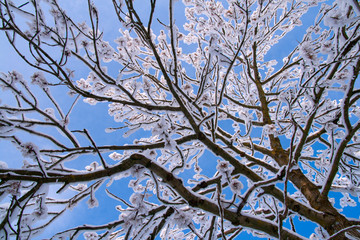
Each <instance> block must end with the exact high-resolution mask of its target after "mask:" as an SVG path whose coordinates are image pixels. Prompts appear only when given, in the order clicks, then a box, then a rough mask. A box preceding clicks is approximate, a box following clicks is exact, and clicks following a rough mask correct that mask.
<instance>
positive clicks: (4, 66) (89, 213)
mask: <svg viewBox="0 0 360 240" xmlns="http://www.w3.org/2000/svg"><path fill="white" fill-rule="evenodd" d="M142 1H144V2H146V3H147V2H148V1H146V0H142ZM94 2H95V5H96V6H98V8H99V11H100V25H101V26H102V27H101V30H102V31H104V39H106V40H107V41H109V42H111V41H112V40H113V39H115V38H116V37H118V36H119V35H120V33H119V32H118V28H119V26H120V25H119V24H118V23H117V22H116V21H114V18H115V14H114V12H113V9H112V4H111V2H110V1H101V0H97V1H94ZM135 2H136V3H138V2H139V1H135ZM84 3H85V1H67V0H66V1H63V2H61V4H63V6H64V8H65V9H68V10H67V13H68V15H70V16H74V17H75V18H76V19H84V20H85V19H86V17H87V15H86V13H87V12H85V14H84V15H83V14H81V13H82V12H83V11H84ZM157 11H158V12H157V14H159V16H160V20H161V21H164V22H166V21H167V16H168V9H167V1H165V0H160V1H158V6H157ZM183 11H184V6H182V3H181V2H177V3H176V11H175V18H176V23H177V24H179V25H180V26H181V25H182V23H183V22H184V21H185V18H184V15H183ZM101 13H103V14H101ZM139 13H140V15H142V16H147V14H148V11H147V7H142V8H139ZM316 13H317V9H315V8H314V9H310V11H309V12H308V14H306V15H305V16H304V17H303V18H302V21H303V24H304V25H305V26H307V25H308V24H311V23H312V22H313V19H314V17H315V15H316ZM79 21H80V20H79ZM154 26H156V27H157V28H158V27H159V26H160V24H159V23H158V22H156V21H155V22H154ZM155 31H158V29H155ZM304 32H305V28H304V27H297V28H296V29H295V30H293V31H292V32H291V33H290V34H289V35H288V36H287V37H286V38H285V39H283V40H282V41H281V42H280V43H279V44H278V45H277V46H275V47H274V48H273V49H272V50H271V51H270V52H269V54H268V56H269V58H270V57H271V58H279V59H280V60H279V62H281V60H282V57H284V56H286V55H287V53H288V51H289V50H292V49H293V48H294V46H296V45H297V44H298V42H300V41H301V40H302V37H303V33H304ZM0 46H1V50H2V51H1V53H0V71H2V72H7V71H11V70H13V69H16V70H18V71H19V72H21V73H23V75H24V77H25V78H29V77H30V76H31V74H32V73H33V72H34V70H33V69H32V68H30V67H28V66H27V65H26V64H25V63H23V61H22V59H20V58H19V57H18V56H17V55H16V54H15V53H14V52H13V51H12V49H11V47H10V46H9V44H8V43H7V41H6V40H5V39H4V34H3V33H1V32H0ZM74 64H77V63H75V62H74ZM110 66H111V65H110ZM113 67H114V68H113V69H109V71H114V73H115V74H116V71H117V69H116V66H113ZM87 74H88V70H87V69H86V68H84V67H82V66H80V65H79V66H76V72H75V77H76V78H86V76H87ZM65 92H66V89H64V88H63V89H61V90H60V91H57V92H54V96H55V98H56V99H57V100H58V101H59V102H60V103H62V104H64V105H65V106H68V107H69V106H70V104H71V103H72V101H73V100H71V99H70V98H68V97H67V96H66V97H64V94H65ZM0 98H1V99H2V101H3V102H9V103H12V102H13V100H12V99H10V98H9V97H8V96H7V95H2V96H1V97H0ZM44 106H46V104H44ZM117 126H119V124H118V123H116V122H114V121H113V118H112V117H111V116H109V115H108V107H107V103H98V104H97V105H96V106H90V105H88V104H86V103H84V102H82V101H79V103H78V104H77V105H76V108H75V110H74V111H73V114H72V117H71V123H70V128H71V129H84V128H86V129H88V131H89V132H90V134H91V136H92V137H93V138H94V139H95V140H96V142H97V144H98V145H107V144H114V142H116V143H117V144H119V145H120V144H123V143H125V142H127V143H130V142H132V139H138V138H141V137H142V136H143V135H144V134H145V135H146V134H150V132H139V133H135V134H133V135H131V137H130V138H129V139H125V140H124V139H123V136H122V134H123V133H124V131H116V132H113V133H105V131H104V129H105V128H107V127H117ZM54 134H57V133H54ZM24 138H25V139H29V141H30V139H31V138H30V137H29V136H24ZM31 140H32V139H31ZM79 140H80V142H81V144H82V145H84V146H87V145H90V143H89V141H88V140H87V139H86V138H84V137H79ZM39 144H42V143H39ZM0 156H1V159H0V160H1V161H5V162H7V163H8V165H9V167H11V168H16V167H21V165H22V160H23V158H22V156H21V154H20V153H18V152H17V150H16V149H15V147H14V146H12V145H11V144H9V143H7V142H5V141H3V140H0ZM207 156H210V154H208V153H206V154H204V159H206V157H207ZM94 160H97V156H86V157H84V161H83V164H84V165H88V164H89V163H91V162H92V161H94ZM109 163H115V162H111V160H109ZM215 166H216V161H213V164H209V165H208V167H209V169H208V171H210V172H214V171H215V170H216V169H215ZM128 181H129V178H127V179H122V180H119V182H118V183H114V184H113V185H112V186H111V187H109V190H110V191H111V192H113V193H115V194H116V193H121V195H122V197H123V198H124V199H128V198H129V196H130V195H131V193H132V192H130V191H129V190H128V189H127V184H128ZM57 188H58V186H56V187H54V191H56V189H57ZM104 188H105V185H103V186H102V187H101V188H100V189H99V190H98V191H97V193H96V197H97V198H98V199H99V201H100V199H106V200H105V204H103V205H102V206H101V207H98V208H93V209H88V206H87V205H86V200H84V201H82V203H81V204H79V205H78V206H77V207H76V208H74V209H73V210H72V211H68V212H67V213H65V214H64V216H63V218H62V219H59V220H58V221H56V222H54V223H53V224H52V225H51V226H50V227H49V228H48V229H47V230H46V231H45V232H44V234H43V235H41V237H39V239H42V238H46V237H49V236H51V234H53V233H55V232H58V231H61V230H64V229H66V228H69V227H71V226H72V227H75V226H77V225H81V224H84V223H86V224H102V223H105V222H107V221H109V220H110V221H113V220H117V219H118V215H119V212H117V211H115V206H116V205H118V204H119V202H117V201H115V200H113V199H110V198H108V197H107V196H106V194H105V192H104ZM52 194H54V196H55V192H53V193H52ZM65 197H66V196H65ZM333 197H334V198H338V197H339V195H337V194H334V196H333ZM100 202H101V201H100ZM335 206H336V207H340V206H339V205H338V204H337V205H335ZM344 212H345V213H346V215H347V216H352V217H354V218H357V217H358V216H359V213H360V210H359V209H358V208H345V209H344ZM299 226H301V227H298V229H299V232H300V233H301V231H303V232H307V235H308V236H310V234H311V233H312V232H313V227H314V225H313V224H306V223H300V224H299ZM244 234H246V233H244ZM241 236H243V235H241ZM246 236H247V235H246ZM246 238H247V239H255V238H249V236H247V237H246ZM239 239H240V237H239Z"/></svg>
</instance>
